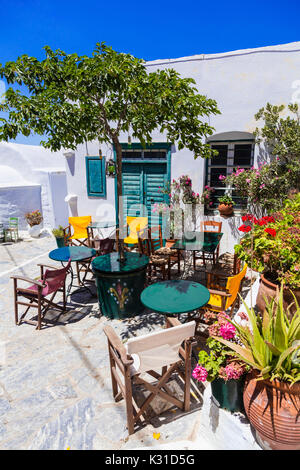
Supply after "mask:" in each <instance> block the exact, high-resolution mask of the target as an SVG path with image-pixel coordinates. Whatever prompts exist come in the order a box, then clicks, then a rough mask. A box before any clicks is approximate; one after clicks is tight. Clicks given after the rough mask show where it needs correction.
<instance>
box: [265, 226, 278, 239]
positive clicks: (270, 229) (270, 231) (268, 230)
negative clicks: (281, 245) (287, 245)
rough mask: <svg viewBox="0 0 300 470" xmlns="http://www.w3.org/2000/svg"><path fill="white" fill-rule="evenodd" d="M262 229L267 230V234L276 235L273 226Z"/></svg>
mask: <svg viewBox="0 0 300 470" xmlns="http://www.w3.org/2000/svg"><path fill="white" fill-rule="evenodd" d="M264 231H265V232H267V233H268V234H269V235H272V237H275V236H276V230H275V229H274V228H265V230H264Z"/></svg>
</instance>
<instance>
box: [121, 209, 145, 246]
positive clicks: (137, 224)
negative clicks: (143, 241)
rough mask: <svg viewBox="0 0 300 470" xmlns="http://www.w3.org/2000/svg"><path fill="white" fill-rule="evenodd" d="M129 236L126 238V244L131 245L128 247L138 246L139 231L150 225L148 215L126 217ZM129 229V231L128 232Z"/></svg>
mask: <svg viewBox="0 0 300 470" xmlns="http://www.w3.org/2000/svg"><path fill="white" fill-rule="evenodd" d="M126 225H127V237H126V238H124V244H125V245H129V247H128V248H130V249H132V248H137V246H138V236H137V232H138V231H140V230H143V229H144V228H146V227H147V225H148V217H131V216H127V217H126ZM128 231H129V233H128Z"/></svg>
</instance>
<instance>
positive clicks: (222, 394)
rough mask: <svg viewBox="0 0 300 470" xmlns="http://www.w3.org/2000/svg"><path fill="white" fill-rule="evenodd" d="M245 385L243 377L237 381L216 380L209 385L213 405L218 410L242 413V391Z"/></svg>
mask: <svg viewBox="0 0 300 470" xmlns="http://www.w3.org/2000/svg"><path fill="white" fill-rule="evenodd" d="M244 383H245V375H244V376H242V377H241V378H240V379H239V380H233V379H231V380H227V381H225V380H223V379H221V378H217V379H215V380H213V381H212V383H211V392H212V397H213V401H214V403H215V404H216V405H217V406H218V407H219V408H224V409H225V410H228V411H231V412H236V411H239V412H242V413H243V412H244V405H243V389H244Z"/></svg>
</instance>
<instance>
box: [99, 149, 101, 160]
mask: <svg viewBox="0 0 300 470" xmlns="http://www.w3.org/2000/svg"><path fill="white" fill-rule="evenodd" d="M99 157H100V160H102V150H101V149H99Z"/></svg>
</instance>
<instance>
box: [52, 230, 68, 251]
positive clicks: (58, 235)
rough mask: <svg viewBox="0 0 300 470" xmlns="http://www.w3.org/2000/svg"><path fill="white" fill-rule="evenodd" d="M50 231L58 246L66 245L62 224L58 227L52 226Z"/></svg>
mask: <svg viewBox="0 0 300 470" xmlns="http://www.w3.org/2000/svg"><path fill="white" fill-rule="evenodd" d="M52 233H53V235H54V237H55V239H56V244H57V246H58V248H62V247H63V246H65V245H66V244H65V231H64V228H63V226H62V225H59V227H58V228H54V229H53V230H52Z"/></svg>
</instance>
